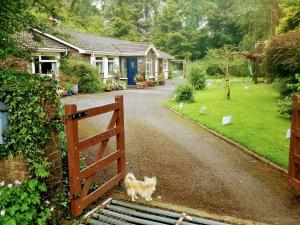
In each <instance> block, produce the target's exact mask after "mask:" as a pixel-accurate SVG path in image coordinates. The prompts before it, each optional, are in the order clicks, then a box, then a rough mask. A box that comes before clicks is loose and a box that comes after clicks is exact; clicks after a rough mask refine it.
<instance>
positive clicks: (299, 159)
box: [292, 155, 300, 167]
mask: <svg viewBox="0 0 300 225" xmlns="http://www.w3.org/2000/svg"><path fill="white" fill-rule="evenodd" d="M292 160H293V161H294V162H295V163H297V164H298V165H299V167H300V155H292Z"/></svg>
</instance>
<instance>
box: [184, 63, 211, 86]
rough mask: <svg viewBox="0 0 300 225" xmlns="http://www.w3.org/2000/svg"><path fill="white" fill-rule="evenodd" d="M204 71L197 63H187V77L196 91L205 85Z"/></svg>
mask: <svg viewBox="0 0 300 225" xmlns="http://www.w3.org/2000/svg"><path fill="white" fill-rule="evenodd" d="M206 76H207V75H206V69H205V68H203V66H202V65H201V64H200V63H198V62H193V63H189V64H188V66H187V77H188V80H189V82H190V83H191V84H192V85H193V87H194V88H195V89H196V90H202V89H204V88H205V85H206Z"/></svg>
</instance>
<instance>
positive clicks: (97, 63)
mask: <svg viewBox="0 0 300 225" xmlns="http://www.w3.org/2000/svg"><path fill="white" fill-rule="evenodd" d="M94 65H95V67H96V68H97V69H98V71H99V74H100V76H103V73H104V70H103V58H102V57H96V58H95V61H94Z"/></svg>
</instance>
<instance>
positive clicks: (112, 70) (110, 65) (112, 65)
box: [108, 58, 115, 75]
mask: <svg viewBox="0 0 300 225" xmlns="http://www.w3.org/2000/svg"><path fill="white" fill-rule="evenodd" d="M114 73H115V59H114V58H108V75H113V74H114Z"/></svg>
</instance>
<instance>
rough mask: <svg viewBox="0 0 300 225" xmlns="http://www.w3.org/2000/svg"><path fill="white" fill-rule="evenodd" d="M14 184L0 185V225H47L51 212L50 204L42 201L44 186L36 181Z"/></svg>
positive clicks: (2, 183) (45, 188)
mask: <svg viewBox="0 0 300 225" xmlns="http://www.w3.org/2000/svg"><path fill="white" fill-rule="evenodd" d="M16 182H17V184H16V185H13V184H7V185H6V184H5V183H4V182H1V184H0V192H1V197H0V199H1V201H0V210H1V216H0V224H7V225H9V224H11V225H13V224H40V225H42V224H45V225H46V224H48V223H47V221H48V222H49V219H50V218H51V211H52V210H51V209H50V208H51V205H50V202H49V201H45V200H43V199H42V194H44V193H45V192H46V190H47V187H46V185H45V184H44V183H42V182H39V181H37V180H36V179H31V180H28V181H27V182H25V183H22V184H20V183H18V181H16ZM53 209H54V208H53Z"/></svg>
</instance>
